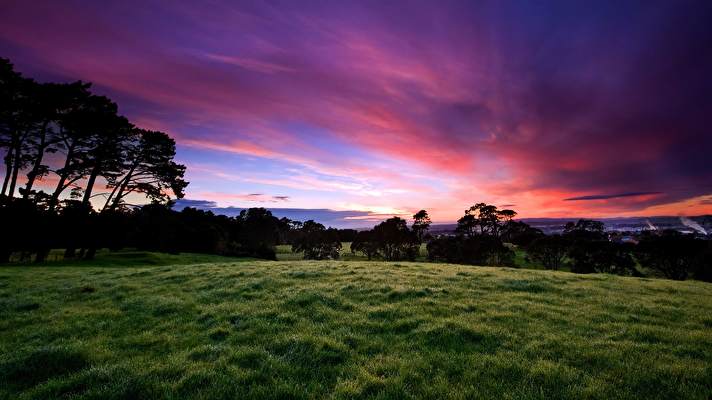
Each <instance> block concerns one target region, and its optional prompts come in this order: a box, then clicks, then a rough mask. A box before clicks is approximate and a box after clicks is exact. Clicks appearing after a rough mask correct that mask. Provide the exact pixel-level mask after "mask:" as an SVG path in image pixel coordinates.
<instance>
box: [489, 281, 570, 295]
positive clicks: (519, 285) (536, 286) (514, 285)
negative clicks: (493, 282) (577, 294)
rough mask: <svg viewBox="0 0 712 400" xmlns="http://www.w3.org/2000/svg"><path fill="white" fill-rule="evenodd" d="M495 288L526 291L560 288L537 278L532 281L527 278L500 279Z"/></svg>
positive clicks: (558, 289)
mask: <svg viewBox="0 0 712 400" xmlns="http://www.w3.org/2000/svg"><path fill="white" fill-rule="evenodd" d="M497 288H498V289H501V290H508V291H513V292H528V293H546V292H559V291H561V289H560V288H557V287H555V286H553V285H551V284H549V283H545V282H541V281H539V280H536V281H534V280H528V279H504V280H502V282H500V283H498V284H497Z"/></svg>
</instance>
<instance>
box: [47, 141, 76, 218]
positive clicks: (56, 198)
mask: <svg viewBox="0 0 712 400" xmlns="http://www.w3.org/2000/svg"><path fill="white" fill-rule="evenodd" d="M73 157H74V147H69V148H68V149H67V158H66V159H65V160H64V167H63V168H62V169H63V170H64V172H63V173H62V174H61V175H59V181H58V182H57V187H56V188H55V189H54V192H53V193H52V198H51V199H50V201H49V211H54V208H55V207H56V206H57V203H58V201H59V195H60V194H62V191H63V190H64V183H65V182H66V181H67V178H68V177H69V173H68V172H67V169H68V168H69V164H71V162H72V158H73Z"/></svg>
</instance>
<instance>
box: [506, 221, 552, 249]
mask: <svg viewBox="0 0 712 400" xmlns="http://www.w3.org/2000/svg"><path fill="white" fill-rule="evenodd" d="M542 237H544V232H542V231H541V230H540V229H537V228H532V227H531V226H529V225H528V224H526V223H524V222H520V221H507V222H505V223H504V224H503V225H502V228H501V229H500V239H502V241H503V242H505V243H512V244H516V245H517V246H528V245H529V244H530V243H532V242H533V241H534V240H536V239H539V238H542Z"/></svg>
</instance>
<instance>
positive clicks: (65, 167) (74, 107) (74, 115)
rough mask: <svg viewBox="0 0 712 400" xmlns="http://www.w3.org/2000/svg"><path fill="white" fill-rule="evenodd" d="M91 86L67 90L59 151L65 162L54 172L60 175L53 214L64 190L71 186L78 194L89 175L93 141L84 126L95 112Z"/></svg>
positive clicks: (59, 123)
mask: <svg viewBox="0 0 712 400" xmlns="http://www.w3.org/2000/svg"><path fill="white" fill-rule="evenodd" d="M90 87H91V85H90V84H88V83H83V82H76V83H74V84H72V85H71V86H70V87H69V88H68V89H67V91H68V93H67V102H68V103H67V104H66V109H65V110H64V111H63V112H62V113H61V114H59V115H58V116H57V132H56V137H57V149H58V150H59V151H61V152H62V153H63V154H64V161H63V162H62V163H61V164H60V166H59V167H58V168H56V169H54V170H53V171H52V172H54V173H55V174H56V175H57V185H56V186H55V188H54V191H53V192H52V194H51V196H50V199H49V205H48V208H49V209H50V211H51V210H54V208H55V207H56V206H57V205H58V203H59V198H60V196H61V195H62V193H63V192H64V191H65V190H67V189H68V188H70V187H73V188H74V189H76V190H77V192H78V191H79V190H81V189H80V188H79V187H78V186H76V182H78V181H80V180H82V179H84V178H85V177H86V175H87V170H88V165H87V163H85V162H84V160H85V158H86V156H87V153H88V152H89V150H90V149H91V146H92V141H91V135H90V132H89V131H88V130H87V129H84V128H83V125H84V123H85V120H86V118H88V116H89V115H90V114H91V112H92V110H91V107H89V98H90V97H91V93H90V92H89V88H90ZM75 193H76V192H75Z"/></svg>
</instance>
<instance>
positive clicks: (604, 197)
mask: <svg viewBox="0 0 712 400" xmlns="http://www.w3.org/2000/svg"><path fill="white" fill-rule="evenodd" d="M659 194H663V193H662V192H630V193H618V194H592V195H587V196H578V197H569V198H567V199H564V201H579V200H608V199H617V198H621V197H639V196H653V195H659Z"/></svg>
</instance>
